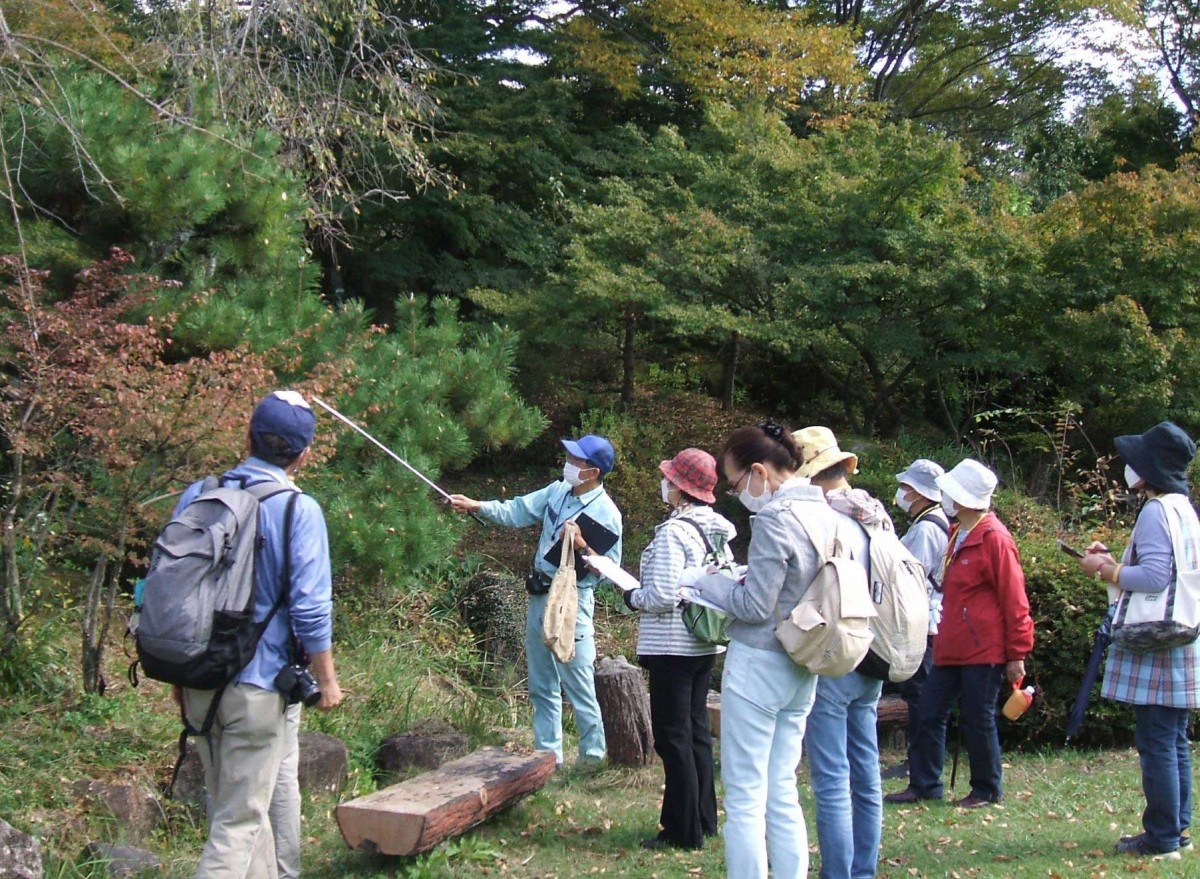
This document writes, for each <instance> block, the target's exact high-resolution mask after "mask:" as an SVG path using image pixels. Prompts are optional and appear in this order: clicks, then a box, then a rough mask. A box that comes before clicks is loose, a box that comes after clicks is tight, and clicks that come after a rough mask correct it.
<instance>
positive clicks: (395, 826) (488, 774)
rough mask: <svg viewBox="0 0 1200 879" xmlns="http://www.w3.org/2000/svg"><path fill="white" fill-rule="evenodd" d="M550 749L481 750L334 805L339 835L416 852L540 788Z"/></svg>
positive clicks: (377, 848) (364, 846)
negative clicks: (406, 779) (438, 767)
mask: <svg viewBox="0 0 1200 879" xmlns="http://www.w3.org/2000/svg"><path fill="white" fill-rule="evenodd" d="M554 764H555V756H554V752H553V751H527V752H523V753H521V752H513V751H509V750H506V749H504V748H480V749H479V750H478V751H474V752H472V753H470V754H468V755H467V756H466V757H462V758H460V759H458V760H453V761H451V762H449V763H446V764H444V765H443V766H442V767H441V768H440V769H435V770H434V771H432V772H425V773H422V774H421V775H418V776H416V777H415V778H410V779H409V780H408V781H404V782H401V783H400V784H394V785H392V786H391V787H385V788H384V789H383V790H379V791H376V792H375V793H373V794H367V795H366V796H365V797H359V798H358V799H356V800H350V801H349V802H346V803H342V804H341V805H339V806H338V807H337V821H338V826H339V827H340V828H341V831H342V837H343V838H344V839H345V840H346V844H347V845H349V846H350V848H352V849H355V850H357V851H371V852H382V853H383V854H385V855H415V854H420V853H421V852H427V851H429V850H430V849H431V848H433V847H434V846H435V845H437V844H438V843H439V842H441V841H442V840H445V839H449V838H450V837H452V836H458V835H460V834H462V833H465V832H466V831H468V830H470V829H471V828H472V827H474V826H475V825H476V824H480V823H482V822H483V821H485V820H487V819H488V817H490V816H491V815H492V814H493V813H495V812H497V811H499V810H500V809H503V808H505V807H506V806H509V805H512V804H513V803H515V802H516V801H517V800H519V799H521V798H522V797H524V796H527V795H528V794H531V793H533V792H534V791H536V790H538V789H539V788H541V787H542V786H543V785H544V784H545V783H546V782H547V781H548V780H549V779H550V776H552V775H553V774H554Z"/></svg>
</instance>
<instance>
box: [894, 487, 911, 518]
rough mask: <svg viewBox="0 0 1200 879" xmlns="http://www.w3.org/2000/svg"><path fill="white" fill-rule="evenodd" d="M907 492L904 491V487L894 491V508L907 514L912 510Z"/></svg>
mask: <svg viewBox="0 0 1200 879" xmlns="http://www.w3.org/2000/svg"><path fill="white" fill-rule="evenodd" d="M907 495H908V492H907V491H905V490H904V486H901V487H900V488H898V489H896V506H898V507H899V508H900V509H902V510H903V511H904V512H906V513H907V512H909V511H910V510H911V509H912V501H910V500H908V499H907V497H906V496H907Z"/></svg>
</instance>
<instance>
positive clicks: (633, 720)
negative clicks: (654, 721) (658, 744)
mask: <svg viewBox="0 0 1200 879" xmlns="http://www.w3.org/2000/svg"><path fill="white" fill-rule="evenodd" d="M596 699H597V701H598V702H599V703H600V716H601V717H602V718H603V719H604V739H605V741H606V743H607V746H608V759H609V761H610V762H612V763H616V764H617V765H619V766H648V765H650V762H651V761H652V760H654V735H653V733H652V732H651V731H650V691H649V690H647V689H646V682H645V681H644V680H642V673H641V671H640V670H639V669H637V668H636V667H634V666H632V665H630V664H629V661H628V660H626V659H625V657H623V656H618V657H616V658H615V659H613V658H609V657H606V658H604V659H602V660H600V664H599V666H598V667H597V668H596Z"/></svg>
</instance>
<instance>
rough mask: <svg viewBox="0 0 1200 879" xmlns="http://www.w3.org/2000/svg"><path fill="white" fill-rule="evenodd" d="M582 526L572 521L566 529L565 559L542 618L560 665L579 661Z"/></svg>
mask: <svg viewBox="0 0 1200 879" xmlns="http://www.w3.org/2000/svg"><path fill="white" fill-rule="evenodd" d="M578 531H579V526H578V525H576V524H575V523H574V522H568V523H567V524H566V525H564V526H563V539H562V560H561V561H560V562H559V565H558V570H557V571H555V572H554V579H553V580H551V581H550V595H549V597H548V598H547V599H546V613H545V614H544V615H543V616H542V642H543V643H544V644H545V645H546V646H547V647H549V648H550V652H551V653H553V654H554V658H555V659H557V660H558V661H559V662H570V661H571V660H572V659H574V658H575V619H576V618H577V617H578V616H579V587H578V586H577V585H576V575H575V534H576V533H577V532H578Z"/></svg>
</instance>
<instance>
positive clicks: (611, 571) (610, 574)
mask: <svg viewBox="0 0 1200 879" xmlns="http://www.w3.org/2000/svg"><path fill="white" fill-rule="evenodd" d="M583 560H584V561H585V562H587V563H588V565H589V566H590V567H592V568H594V569H595V571H596V573H597V574H599V575H600V576H601V577H603V578H604V579H605V580H607V581H608V582H610V583H612V584H613V585H614V586H616V587H617V588H618V589H620V590H621V591H622V592H632V591H633V590H634V589H640V588H641V585H642V584H641V583H639V582H638V579H637V577H635V576H633V574H631V573H629V572H628V571H626V570H625V569H624V568H622V567H621V566H620V565H618V564H617V563H616V562H614V561H613V560H612V559H610V558H609V557H608V556H603V555H585V556H584V557H583Z"/></svg>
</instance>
